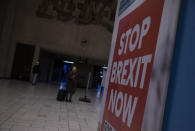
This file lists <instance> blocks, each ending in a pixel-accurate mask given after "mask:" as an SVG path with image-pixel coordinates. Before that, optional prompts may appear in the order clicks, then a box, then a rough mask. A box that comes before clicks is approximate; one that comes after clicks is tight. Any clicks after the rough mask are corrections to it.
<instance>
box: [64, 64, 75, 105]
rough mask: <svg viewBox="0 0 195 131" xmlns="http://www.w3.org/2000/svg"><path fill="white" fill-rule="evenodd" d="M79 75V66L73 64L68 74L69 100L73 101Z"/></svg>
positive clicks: (67, 98)
mask: <svg viewBox="0 0 195 131" xmlns="http://www.w3.org/2000/svg"><path fill="white" fill-rule="evenodd" d="M77 76H78V74H77V67H76V66H73V68H72V71H71V72H69V73H68V76H67V95H66V101H67V102H72V96H73V94H74V93H75V91H76V87H77Z"/></svg>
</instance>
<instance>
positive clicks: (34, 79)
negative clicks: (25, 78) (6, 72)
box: [32, 74, 38, 85]
mask: <svg viewBox="0 0 195 131" xmlns="http://www.w3.org/2000/svg"><path fill="white" fill-rule="evenodd" d="M37 77H38V74H34V76H33V81H32V84H33V85H35V84H36V82H37Z"/></svg>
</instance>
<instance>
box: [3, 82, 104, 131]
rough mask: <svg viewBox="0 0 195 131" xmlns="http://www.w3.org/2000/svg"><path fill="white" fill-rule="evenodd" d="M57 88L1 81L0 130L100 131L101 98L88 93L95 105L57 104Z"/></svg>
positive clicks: (75, 98)
mask: <svg viewBox="0 0 195 131" xmlns="http://www.w3.org/2000/svg"><path fill="white" fill-rule="evenodd" d="M57 91H58V87H56V86H55V85H47V84H39V85H37V86H35V87H33V86H32V85H31V84H30V83H25V82H20V81H8V80H0V131H97V123H98V120H99V111H100V107H101V106H100V102H101V97H100V98H95V96H96V94H95V92H92V91H91V92H89V94H88V95H89V98H91V100H92V103H90V104H89V103H83V102H79V101H78V99H79V97H81V96H83V95H84V91H83V90H77V92H76V94H75V95H74V98H73V102H72V103H65V102H57V101H56V94H57Z"/></svg>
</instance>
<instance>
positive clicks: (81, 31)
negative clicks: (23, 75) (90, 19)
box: [0, 0, 112, 76]
mask: <svg viewBox="0 0 195 131" xmlns="http://www.w3.org/2000/svg"><path fill="white" fill-rule="evenodd" d="M10 1H12V2H10V3H11V4H9V5H13V6H15V8H14V7H12V10H14V9H15V10H14V11H13V13H15V15H14V14H13V15H11V16H12V17H13V18H14V20H12V23H13V24H9V25H12V26H10V27H9V28H10V29H11V31H10V32H11V34H9V35H8V34H6V37H7V38H9V41H8V40H7V41H6V42H4V43H8V44H9V45H10V46H9V48H8V47H7V49H9V51H7V52H9V53H8V54H7V56H8V58H7V60H8V61H6V62H5V64H6V65H7V67H6V73H2V74H3V75H6V76H9V75H10V72H11V68H12V64H13V63H12V62H13V56H14V51H15V46H16V43H18V42H20V43H25V44H31V45H36V46H39V47H40V48H45V49H49V50H53V51H56V52H61V53H65V54H68V55H73V56H82V57H88V58H90V59H94V60H100V61H107V59H108V55H109V49H110V43H111V37H112V33H111V32H109V31H107V29H106V28H104V27H102V26H98V25H86V26H81V25H76V24H74V23H73V22H72V21H69V22H67V23H64V22H61V21H56V20H48V19H42V18H38V17H37V16H36V11H37V8H38V6H39V4H40V2H41V0H17V1H16V3H15V0H10ZM8 21H10V20H8ZM82 40H87V41H88V43H87V47H86V49H85V50H83V48H82V47H81V45H80V44H81V41H82ZM4 48H5V47H4ZM0 74H1V73H0Z"/></svg>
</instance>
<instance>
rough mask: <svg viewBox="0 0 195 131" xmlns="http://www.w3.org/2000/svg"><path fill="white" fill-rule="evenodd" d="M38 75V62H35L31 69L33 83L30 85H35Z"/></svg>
mask: <svg viewBox="0 0 195 131" xmlns="http://www.w3.org/2000/svg"><path fill="white" fill-rule="evenodd" d="M39 75H40V66H39V61H37V62H36V65H35V66H34V67H33V81H32V85H36V83H37V78H38V76H39Z"/></svg>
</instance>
